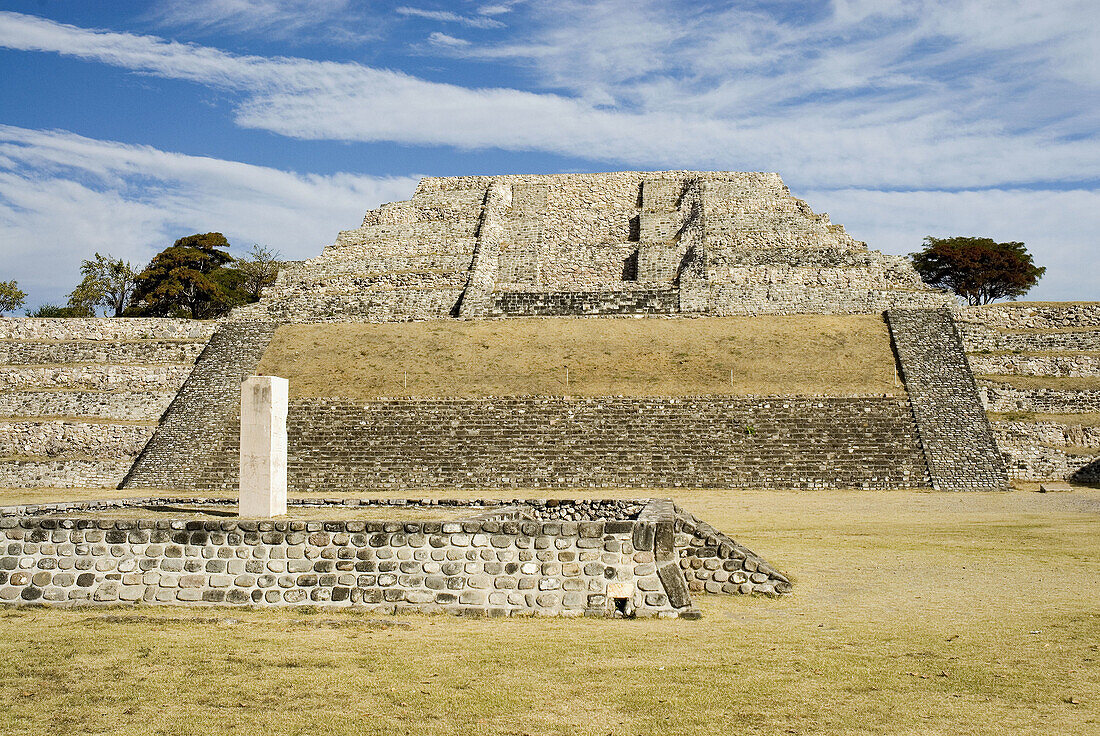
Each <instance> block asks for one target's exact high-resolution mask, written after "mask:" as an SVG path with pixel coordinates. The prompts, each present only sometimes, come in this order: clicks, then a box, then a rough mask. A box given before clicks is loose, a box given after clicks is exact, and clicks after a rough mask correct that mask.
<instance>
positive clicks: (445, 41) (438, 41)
mask: <svg viewBox="0 0 1100 736" xmlns="http://www.w3.org/2000/svg"><path fill="white" fill-rule="evenodd" d="M428 43H430V44H432V45H433V46H447V47H451V48H453V47H455V46H469V45H470V42H469V41H467V40H466V39H464V38H455V37H454V36H448V35H447V34H446V33H440V32H439V31H435V32H434V33H432V34H431V35H429V36H428Z"/></svg>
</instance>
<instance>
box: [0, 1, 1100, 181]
mask: <svg viewBox="0 0 1100 736" xmlns="http://www.w3.org/2000/svg"><path fill="white" fill-rule="evenodd" d="M600 7H601V8H602V7H603V4H600ZM643 10H644V11H646V12H656V11H653V8H652V7H644V8H641V9H640V10H639V12H636V13H634V14H629V13H628V14H626V15H625V16H624V17H623V18H621V19H620V21H619V22H620V23H621V24H622V27H620V29H619V30H620V31H622V33H621V35H622V36H624V37H627V38H629V39H630V40H629V41H624V42H623V43H622V44H619V45H618V46H612V47H610V48H607V49H604V50H602V51H599V50H597V51H593V52H590V53H589V52H584V51H583V49H582V47H583V46H584V45H585V42H584V39H585V37H584V35H583V30H584V29H583V27H582V26H583V22H584V21H585V20H586V19H587V20H590V21H591V22H592V24H593V26H595V27H599V25H600V23H601V22H605V21H600V18H602V17H603V16H599V17H595V16H592V15H591V13H589V15H587V16H580V17H579V20H578V21H577V25H575V26H570V27H569V28H570V29H572V30H575V31H576V33H577V35H578V37H579V39H580V41H579V42H578V44H579V45H577V46H575V47H570V48H574V49H575V51H576V54H577V56H578V57H584V54H585V53H589V56H588V57H587V58H580V60H579V61H568V62H566V61H563V60H562V59H561V58H559V56H560V55H559V56H555V55H554V54H552V53H551V51H552V50H553V49H556V48H559V47H558V46H552V45H551V46H544V47H542V49H541V51H539V50H538V49H537V48H536V49H532V50H530V51H525V52H524V54H525V55H526V56H527V58H530V59H533V60H537V63H539V64H541V65H542V66H543V67H545V68H546V69H547V70H550V71H547V74H548V75H550V79H551V81H552V82H553V84H556V85H558V86H559V87H560V86H563V85H566V84H567V82H568V80H570V79H575V78H576V77H577V75H579V74H581V72H580V71H569V70H568V69H567V70H565V71H557V72H554V71H553V70H554V69H555V68H558V67H556V66H555V65H559V64H565V63H568V64H572V65H580V66H582V67H585V68H593V69H597V70H599V71H598V74H599V76H600V78H603V79H608V80H612V81H611V82H609V83H607V84H605V85H604V86H603V87H600V86H599V85H598V84H596V83H595V82H592V83H591V84H590V85H588V86H589V87H590V89H591V90H593V91H591V92H590V93H589V96H588V97H586V96H584V95H581V94H578V95H577V96H565V95H561V94H549V93H537V92H528V91H521V90H515V89H503V88H497V89H473V88H467V87H463V86H460V85H455V84H441V83H433V82H428V81H425V80H422V79H418V78H416V77H413V76H410V75H407V74H403V73H400V72H395V71H390V70H383V69H375V68H371V67H367V66H363V65H360V64H356V63H333V62H318V61H312V60H308V59H298V58H289V57H274V58H265V57H257V56H242V55H235V54H230V53H227V52H224V51H220V50H218V49H213V48H209V47H204V46H197V45H193V44H181V43H176V42H169V41H166V40H164V39H161V38H157V37H154V36H139V35H134V34H128V33H112V32H106V31H94V30H87V29H82V28H77V27H73V26H68V25H63V24H59V23H54V22H52V21H48V20H43V19H39V18H35V17H31V16H25V15H19V14H14V13H0V46H6V47H9V48H16V49H25V50H37V51H52V52H56V53H60V54H64V55H69V56H76V57H80V58H85V59H92V60H97V61H101V62H103V63H107V64H112V65H114V66H118V67H122V68H125V69H131V70H134V71H139V72H144V73H148V74H153V75H157V76H161V77H165V78H173V79H186V80H190V81H194V82H197V83H200V84H204V85H208V86H212V87H218V88H222V89H225V90H229V91H232V92H234V93H237V94H239V95H240V97H239V98H238V99H237V101H236V108H235V113H234V114H235V120H236V122H237V123H238V124H239V125H242V126H245V127H252V128H260V129H264V130H270V131H273V132H276V133H279V134H282V135H286V136H291V137H296V138H305V139H335V140H359V141H395V142H400V143H412V144H422V145H448V146H455V147H458V148H464V149H477V148H501V149H507V150H528V151H548V152H552V153H560V154H566V155H572V156H582V157H585V158H589V159H600V160H606V161H614V162H616V163H627V164H630V165H635V166H644V167H654V166H656V167H663V166H671V167H680V166H683V167H691V168H708V169H722V168H730V169H750V170H752V169H766V170H778V171H781V172H785V173H787V175H788V176H789V177H791V178H793V179H795V180H797V181H798V182H799V183H801V184H803V185H811V186H850V185H853V184H855V185H859V186H876V187H893V188H928V187H934V188H938V187H953V188H967V187H984V186H1003V185H1005V184H1017V183H1020V184H1025V183H1026V184H1031V183H1042V182H1051V181H1067V180H1068V181H1085V180H1093V179H1095V177H1096V173H1095V172H1096V171H1098V170H1100V140H1098V139H1097V137H1096V135H1095V126H1092V127H1087V124H1088V123H1091V122H1092V121H1093V119H1095V118H1096V116H1097V113H1096V111H1095V110H1092V109H1091V108H1090V109H1088V110H1080V111H1077V112H1076V113H1074V114H1068V113H1067V114H1063V115H1062V116H1060V119H1059V120H1060V121H1059V123H1058V124H1057V125H1052V126H1049V127H1048V126H1044V124H1042V121H1038V120H1037V121H1034V122H1033V123H1030V124H1028V125H1023V126H1022V125H1021V124H1020V123H1019V121H1015V120H1008V119H998V117H997V116H996V115H989V114H986V113H987V112H988V106H989V105H994V104H997V103H998V99H997V97H996V95H995V94H994V93H993V92H990V91H989V89H987V88H980V87H979V88H975V89H971V88H972V87H973V86H974V84H973V83H971V82H968V81H965V80H964V81H963V82H957V83H955V84H954V86H952V85H950V84H948V83H946V82H938V81H937V80H936V79H934V78H932V77H930V72H928V71H927V70H924V71H921V73H920V75H918V74H917V71H918V70H917V69H915V68H913V66H914V63H912V62H910V63H908V64H903V63H902V62H901V61H899V60H898V58H897V57H898V54H899V53H900V52H898V51H897V50H892V49H890V48H886V47H884V45H883V44H861V43H860V42H859V40H858V39H853V40H852V41H851V42H850V43H848V44H847V46H846V47H838V48H837V49H835V50H834V51H833V52H830V53H822V54H820V55H819V58H816V59H814V58H810V57H811V55H810V54H809V53H808V52H806V51H803V52H802V53H801V55H800V56H797V57H796V60H795V61H792V60H791V59H786V58H785V57H784V53H785V52H784V49H786V48H787V47H789V46H791V45H792V44H794V43H795V41H793V40H792V38H791V37H792V36H794V35H799V34H801V35H805V34H809V33H811V31H812V29H809V30H807V29H802V30H798V31H795V30H791V28H789V27H787V26H784V25H783V24H781V23H778V22H777V21H776V20H775V19H772V18H770V17H765V16H759V14H757V15H752V14H748V15H745V16H743V17H739V20H740V21H741V24H740V26H738V27H741V28H748V29H749V30H750V31H752V32H753V33H759V34H760V35H761V36H762V37H763V38H764V39H767V38H773V39H774V40H775V42H776V43H775V45H776V48H775V49H773V50H772V51H771V52H770V57H769V56H768V55H765V56H764V57H763V58H762V59H759V60H757V61H756V62H752V63H755V64H757V65H763V67H764V68H765V69H768V68H773V67H774V68H776V69H783V68H786V67H790V66H792V65H796V63H795V62H796V61H798V60H802V61H804V62H805V67H804V69H803V72H802V73H793V72H790V73H788V72H775V73H759V72H758V73H757V74H755V75H754V74H750V73H749V72H748V71H745V73H744V74H738V73H737V71H738V70H739V69H747V67H746V65H748V64H749V63H750V61H749V57H750V56H752V54H753V53H754V51H755V50H757V49H758V48H760V46H759V44H762V43H763V42H762V41H753V42H752V43H747V42H746V41H745V38H744V36H745V35H746V34H743V33H739V34H734V35H730V36H726V35H723V36H717V35H714V34H711V35H710V36H703V37H702V38H701V39H700V49H699V54H698V56H701V57H703V58H706V59H709V60H708V61H706V62H705V64H703V63H702V62H700V63H701V64H703V65H702V66H700V65H698V64H696V65H694V66H692V65H687V66H685V67H684V68H683V69H682V70H681V71H680V72H679V76H678V77H677V76H674V75H672V73H671V72H670V71H668V70H669V69H674V68H675V62H674V60H675V59H680V58H681V56H680V55H673V57H671V59H673V60H670V59H668V58H665V59H663V60H662V55H667V54H665V52H664V51H662V49H665V48H668V47H671V46H676V45H677V44H680V43H682V42H683V41H682V39H681V35H682V34H683V30H682V25H681V26H672V27H673V28H676V29H678V30H671V31H670V30H669V27H668V26H666V25H664V24H661V23H654V22H653V19H652V18H650V17H649V16H645V15H644V13H642V14H639V13H641V11H643ZM578 12H580V11H579V10H578ZM600 12H601V13H604V12H607V11H603V10H601V11H600ZM624 12H625V11H624ZM758 16H759V17H758ZM658 17H660V16H658ZM754 18H755V19H756V20H753V19H754ZM613 20H614V19H611V18H609V19H606V22H612V21H613ZM731 22H732V19H731ZM822 22H823V23H825V24H826V26H825V27H826V28H828V27H829V26H828V24H829V23H832V22H833V21H832V20H829V19H827V20H825V21H822ZM1098 26H1100V23H1098ZM689 28H690V27H689ZM839 32H840V31H839V30H837V31H835V33H839ZM866 32H867V31H865V33H866ZM748 35H753V34H752V33H750V34H748ZM589 40H591V39H589ZM548 49H549V50H548ZM504 51H506V50H504ZM501 52H502V50H501V49H497V53H501ZM486 53H488V52H486ZM514 53H518V52H514ZM554 53H557V52H554ZM592 53H598V54H602V55H598V56H596V57H592V56H591V54H592ZM547 55H549V56H547ZM565 55H566V56H568V54H565ZM547 59H549V60H547ZM719 62H722V63H725V64H726V66H727V67H728V68H729V69H732V70H733V72H732V73H729V74H727V75H726V76H724V77H723V76H721V75H718V74H717V72H715V71H714V70H713V67H714V66H715V65H716V64H718V63H719ZM1049 63H1051V64H1054V63H1055V62H1054V61H1053V60H1050V61H1049ZM632 64H634V66H632ZM684 64H687V62H684ZM921 64H923V65H924V66H929V65H931V64H932V62H931V61H929V60H927V59H926V60H924V61H923V62H921ZM738 65H741V66H740V67H739V66H738ZM570 68H572V67H570ZM754 68H755V67H754ZM592 73H593V74H596V73H597V72H592ZM708 75H711V76H712V77H713V79H712V82H710V83H708V82H707V81H706V80H707V79H708ZM814 80H817V81H814ZM830 80H831V81H830ZM826 81H830V84H831V85H832V86H831V87H828V86H827V85H826V84H825V82H826ZM577 86H578V89H580V88H581V87H583V86H585V85H583V84H580V83H578V84H577ZM827 87H828V88H827ZM834 89H835V90H840V91H842V92H843V94H840V93H838V92H835V91H831V90H834ZM626 91H632V92H633V93H634V94H635V96H636V98H637V99H636V101H634V102H630V101H624V100H621V99H620V98H622V97H624V96H625V94H626ZM1013 99H1014V100H1020V99H1028V98H1027V93H1026V91H1024V93H1021V94H1018V95H1017V96H1016V97H1015V98H1013ZM1077 99H1078V100H1082V99H1085V98H1083V97H1081V96H1078V98H1077ZM887 101H888V103H889V104H887ZM999 103H1000V104H1003V105H1010V104H1016V103H1013V102H1012V101H1010V100H1000V101H999ZM1078 104H1080V103H1078ZM1074 118H1076V121H1075V122H1073V123H1072V124H1070V123H1068V122H1067V121H1072V120H1074Z"/></svg>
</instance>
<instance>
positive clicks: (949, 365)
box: [886, 309, 1008, 491]
mask: <svg viewBox="0 0 1100 736" xmlns="http://www.w3.org/2000/svg"><path fill="white" fill-rule="evenodd" d="M886 321H887V324H888V325H889V327H890V335H891V337H892V339H893V341H894V349H895V351H896V353H897V357H898V363H899V365H900V366H901V372H902V376H903V378H904V380H905V387H906V390H907V391H908V392H909V400H910V402H911V404H912V407H913V415H914V417H915V418H916V423H917V434H918V435H919V437H920V442H921V445H922V447H923V448H924V454H925V457H926V458H927V461H928V470H929V474H930V476H931V481H932V487H933V488H935V489H936V490H946V491H972V490H1006V489H1007V488H1008V475H1007V473H1006V471H1005V465H1004V460H1003V459H1002V458H1001V454H1000V451H999V450H998V449H997V445H996V442H995V441H994V438H993V431H992V429H991V428H990V425H989V420H988V419H987V418H986V415H985V412H984V410H983V409H982V403H981V398H980V397H979V395H978V387H977V385H976V384H975V382H974V375H973V373H971V371H970V365H969V363H968V362H967V358H966V353H965V352H963V346H962V341H961V340H960V338H959V333H958V330H957V329H956V328H955V321H954V319H953V317H952V315H951V312H950V310H948V309H936V310H931V309H891V310H888V311H887V312H886Z"/></svg>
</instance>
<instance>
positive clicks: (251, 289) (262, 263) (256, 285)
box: [234, 244, 282, 302]
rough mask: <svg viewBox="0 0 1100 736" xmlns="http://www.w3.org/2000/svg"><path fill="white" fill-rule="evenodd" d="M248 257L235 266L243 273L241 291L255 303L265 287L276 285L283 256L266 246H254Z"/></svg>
mask: <svg viewBox="0 0 1100 736" xmlns="http://www.w3.org/2000/svg"><path fill="white" fill-rule="evenodd" d="M248 255H249V258H241V259H238V260H237V261H236V262H235V263H234V266H235V267H236V269H237V270H238V271H240V273H241V286H240V288H241V290H242V291H243V292H244V293H245V295H246V296H247V298H248V301H249V302H255V301H259V299H260V292H261V291H263V289H264V287H265V286H270V285H271V284H273V283H275V277H276V276H278V275H279V266H280V262H279V259H280V258H281V257H282V254H281V253H279V251H277V250H273V249H271V248H268V247H267V246H266V245H259V244H254V245H253V246H252V250H250V251H249V252H248Z"/></svg>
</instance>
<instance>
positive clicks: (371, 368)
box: [257, 315, 904, 399]
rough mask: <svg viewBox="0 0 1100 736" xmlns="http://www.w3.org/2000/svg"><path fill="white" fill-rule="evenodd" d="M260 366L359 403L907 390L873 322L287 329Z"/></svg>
mask: <svg viewBox="0 0 1100 736" xmlns="http://www.w3.org/2000/svg"><path fill="white" fill-rule="evenodd" d="M567 367H568V369H569V383H568V385H567V384H566V368H567ZM257 370H258V372H260V373H264V374H269V375H277V376H283V377H285V378H289V379H290V390H291V394H292V395H293V396H344V397H349V398H359V399H371V398H377V397H379V396H507V395H551V396H552V395H576V396H605V395H618V394H624V395H634V396H653V395H692V394H730V393H734V394H783V395H805V394H829V395H834V396H835V395H847V394H885V393H890V394H895V393H902V392H904V389H902V388H897V387H895V385H894V358H893V354H892V352H891V349H890V337H889V333H888V331H887V329H886V325H885V323H884V322H883V320H882V318H881V317H878V316H874V315H854V316H805V315H801V316H797V317H737V318H713V317H712V318H701V319H685V318H678V319H509V320H492V321H477V322H459V321H435V322H420V323H415V324H400V325H395V324H338V325H286V326H283V327H280V328H279V330H278V331H277V332H276V333H275V337H274V339H273V340H272V342H271V345H270V347H269V348H268V350H267V352H266V353H265V354H264V356H263V359H262V360H261V361H260V365H259V367H258V369H257ZM731 371H732V372H733V373H732V375H733V379H732V384H731V378H730V375H731V374H730V372H731ZM406 380H407V386H406Z"/></svg>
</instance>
